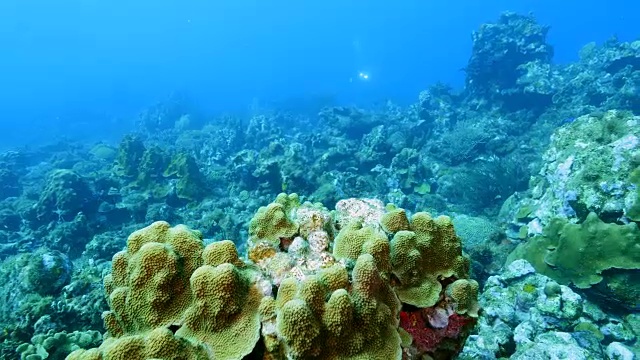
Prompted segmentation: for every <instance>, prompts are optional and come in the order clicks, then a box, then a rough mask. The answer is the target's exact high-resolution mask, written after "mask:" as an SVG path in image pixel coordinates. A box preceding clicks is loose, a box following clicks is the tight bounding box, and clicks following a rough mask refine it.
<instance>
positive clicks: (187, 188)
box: [163, 153, 206, 201]
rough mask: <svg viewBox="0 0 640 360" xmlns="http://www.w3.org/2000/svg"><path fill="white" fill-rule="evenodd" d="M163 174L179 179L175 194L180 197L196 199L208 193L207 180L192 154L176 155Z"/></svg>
mask: <svg viewBox="0 0 640 360" xmlns="http://www.w3.org/2000/svg"><path fill="white" fill-rule="evenodd" d="M163 175H164V177H167V178H177V179H178V181H177V183H176V186H175V194H176V195H177V196H178V198H180V199H183V200H187V201H195V200H199V199H202V198H203V197H204V196H205V195H206V185H205V183H206V180H205V178H204V176H203V175H202V173H201V172H200V169H199V168H198V164H197V163H196V160H195V159H194V158H193V157H192V156H191V155H188V154H185V153H179V154H178V155H176V156H174V157H173V159H172V160H171V163H170V164H169V165H168V166H167V168H166V170H165V171H164V173H163Z"/></svg>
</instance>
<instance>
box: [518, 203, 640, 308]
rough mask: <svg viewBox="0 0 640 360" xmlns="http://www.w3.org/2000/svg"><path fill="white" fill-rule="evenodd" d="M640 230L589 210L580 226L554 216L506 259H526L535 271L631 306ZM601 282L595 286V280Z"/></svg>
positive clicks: (639, 290) (639, 288)
mask: <svg viewBox="0 0 640 360" xmlns="http://www.w3.org/2000/svg"><path fill="white" fill-rule="evenodd" d="M638 239H640V229H638V225H637V224H635V223H629V224H626V225H619V224H608V223H604V222H603V221H602V220H600V219H599V218H598V216H597V215H596V214H595V213H590V214H589V215H588V216H587V218H586V220H585V221H584V222H583V223H581V224H573V223H569V222H567V220H566V219H561V218H556V219H553V220H552V221H551V223H550V224H549V225H548V226H547V227H545V229H544V231H543V234H542V235H540V236H536V237H534V238H531V239H530V240H529V241H527V242H526V243H523V244H520V245H518V247H517V248H516V249H515V250H514V251H513V252H512V253H511V254H510V255H509V257H508V259H507V263H510V262H512V261H514V260H516V259H526V260H527V261H529V262H530V263H531V264H532V265H533V266H534V267H535V269H536V271H538V272H539V273H541V274H543V275H546V276H549V277H550V278H552V279H554V280H556V281H558V282H559V283H561V284H565V285H567V284H574V285H575V286H576V287H578V288H581V289H589V288H592V289H593V290H595V291H598V292H602V291H604V292H605V293H606V295H607V296H608V297H610V298H611V299H612V300H614V301H617V302H618V303H619V305H621V306H627V307H630V308H634V307H636V306H637V304H638V295H639V294H640V277H639V276H637V275H635V272H636V271H637V270H638V269H640V244H639V243H638ZM601 283H602V284H603V285H606V286H597V287H595V285H597V284H601Z"/></svg>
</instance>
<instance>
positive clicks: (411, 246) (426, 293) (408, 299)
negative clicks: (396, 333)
mask: <svg viewBox="0 0 640 360" xmlns="http://www.w3.org/2000/svg"><path fill="white" fill-rule="evenodd" d="M410 229H411V230H410V231H406V230H401V231H398V232H396V233H395V234H394V236H393V239H392V240H391V266H392V267H393V273H394V274H395V275H396V277H397V278H398V280H399V281H400V284H399V285H398V286H397V287H396V293H397V294H398V297H399V298H400V300H402V302H404V303H407V304H410V305H414V306H417V307H431V306H433V305H435V304H436V302H437V301H438V299H439V297H440V292H441V291H442V285H441V284H440V281H439V279H441V278H448V277H451V276H454V277H455V278H457V279H461V278H466V277H467V273H468V268H469V261H468V259H467V258H465V257H464V256H463V255H462V246H461V243H460V239H459V238H458V237H457V236H456V233H455V231H454V229H453V224H452V222H451V219H449V218H448V217H446V216H440V217H438V218H435V219H433V218H432V217H431V215H429V214H428V213H416V214H415V215H413V217H412V219H411V222H410Z"/></svg>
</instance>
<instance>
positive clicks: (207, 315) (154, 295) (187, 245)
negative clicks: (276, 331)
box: [70, 222, 263, 360]
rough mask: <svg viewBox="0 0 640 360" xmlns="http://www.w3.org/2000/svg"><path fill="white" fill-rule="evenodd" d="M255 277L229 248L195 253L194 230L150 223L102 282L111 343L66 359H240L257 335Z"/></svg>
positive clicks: (198, 246) (224, 244)
mask: <svg viewBox="0 0 640 360" xmlns="http://www.w3.org/2000/svg"><path fill="white" fill-rule="evenodd" d="M255 278H256V273H255V271H254V270H253V269H251V268H250V267H248V266H246V265H245V264H244V262H242V261H241V260H240V259H239V257H238V254H237V250H236V248H235V246H234V245H233V243H232V242H230V241H221V242H214V243H212V244H210V245H208V246H207V247H206V248H203V242H202V236H201V235H200V233H199V232H196V231H192V230H189V229H188V228H187V227H185V226H183V225H179V226H176V227H173V228H172V227H170V226H169V224H168V223H166V222H156V223H153V224H152V225H150V226H148V227H146V228H144V229H142V230H138V231H136V232H134V233H133V234H132V235H131V236H130V237H129V239H128V241H127V250H125V251H122V252H119V253H117V254H116V255H115V256H114V258H113V272H112V274H111V275H110V276H107V277H106V278H105V290H106V291H107V292H108V293H109V305H110V307H111V311H108V312H106V313H105V314H104V321H105V327H106V328H107V330H108V331H109V333H110V334H111V335H112V338H111V339H110V340H109V341H105V342H104V343H103V344H102V345H101V346H100V348H98V349H95V350H90V351H86V352H78V353H73V354H72V355H73V357H70V358H71V359H93V358H99V359H127V360H138V359H149V358H162V359H169V358H170V359H200V358H202V359H205V358H206V359H208V358H215V359H229V360H230V359H242V358H243V357H244V356H246V355H247V354H249V353H250V352H251V351H252V350H253V348H254V347H255V344H256V343H257V341H258V339H259V337H260V334H259V330H260V318H259V312H258V309H259V305H260V300H261V298H262V296H263V295H262V293H261V292H260V291H259V290H258V288H257V286H256V285H255ZM170 329H173V330H174V331H172V330H170ZM175 349H183V352H178V353H176V354H178V355H175V354H174V351H177V350H175ZM70 356H71V355H70ZM96 356H98V357H96Z"/></svg>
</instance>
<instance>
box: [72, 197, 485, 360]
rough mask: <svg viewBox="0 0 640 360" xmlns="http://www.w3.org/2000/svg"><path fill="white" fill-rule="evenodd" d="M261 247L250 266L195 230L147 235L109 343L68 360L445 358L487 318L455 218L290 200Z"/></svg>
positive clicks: (124, 260) (108, 283)
mask: <svg viewBox="0 0 640 360" xmlns="http://www.w3.org/2000/svg"><path fill="white" fill-rule="evenodd" d="M248 242H249V243H248V247H247V257H246V258H244V257H240V256H239V255H238V252H237V249H236V246H235V244H234V243H233V242H231V241H229V240H223V241H217V242H213V243H211V244H209V245H207V246H206V247H205V246H204V243H203V239H202V235H201V234H200V233H199V232H198V231H194V230H190V229H189V228H187V227H186V226H184V225H178V226H175V227H171V226H170V225H169V224H168V223H166V222H163V221H159V222H155V223H153V224H151V225H150V226H148V227H146V228H144V229H141V230H138V231H135V232H134V233H133V234H131V235H130V236H129V239H128V241H127V249H126V250H124V251H121V252H119V253H117V254H116V255H114V257H113V270H112V273H111V274H109V275H107V276H106V277H105V280H104V284H105V291H106V292H107V296H108V300H109V306H110V309H111V310H110V311H107V312H105V313H104V314H103V319H104V323H105V327H106V328H107V330H108V336H107V337H106V339H105V341H104V342H103V343H102V345H101V346H100V347H98V348H94V349H90V350H77V351H75V352H73V353H72V354H71V355H69V357H68V359H70V360H86V359H105V360H107V359H131V360H136V359H149V358H163V359H229V360H230V359H243V358H245V357H246V356H248V355H250V356H251V358H261V359H274V360H276V359H363V360H364V359H381V360H382V359H384V360H387V359H398V360H400V359H421V358H424V357H423V356H427V355H428V356H432V357H437V358H441V357H450V356H453V355H454V354H455V353H456V352H457V351H459V350H460V348H461V346H462V344H463V343H464V340H465V339H466V336H467V335H468V332H469V331H470V330H471V328H472V327H473V325H474V324H475V322H476V317H477V316H478V305H477V300H476V298H477V295H478V284H477V282H475V281H474V280H471V279H469V278H468V274H467V268H468V260H467V259H466V258H465V257H464V256H463V254H462V251H461V247H460V240H459V238H458V237H457V236H456V234H455V231H454V229H453V225H452V223H451V221H450V219H449V218H447V217H443V216H441V217H436V218H433V217H431V216H430V215H429V214H427V213H416V214H414V215H413V216H411V217H408V216H407V213H406V212H405V211H404V210H403V209H397V208H395V207H393V206H387V207H385V206H384V205H383V204H382V203H381V202H380V201H377V200H372V199H347V200H342V201H341V202H340V203H339V206H337V207H336V210H334V211H329V210H328V209H327V208H325V207H323V206H322V205H321V204H317V203H316V204H312V203H309V202H305V203H301V202H300V200H299V197H298V196H297V195H295V194H291V195H286V194H280V195H279V196H278V197H277V199H276V201H275V202H274V203H272V204H269V205H268V206H266V207H263V208H261V209H260V210H258V212H257V213H256V215H255V217H254V218H253V220H252V221H251V223H250V229H249V241H248Z"/></svg>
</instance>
